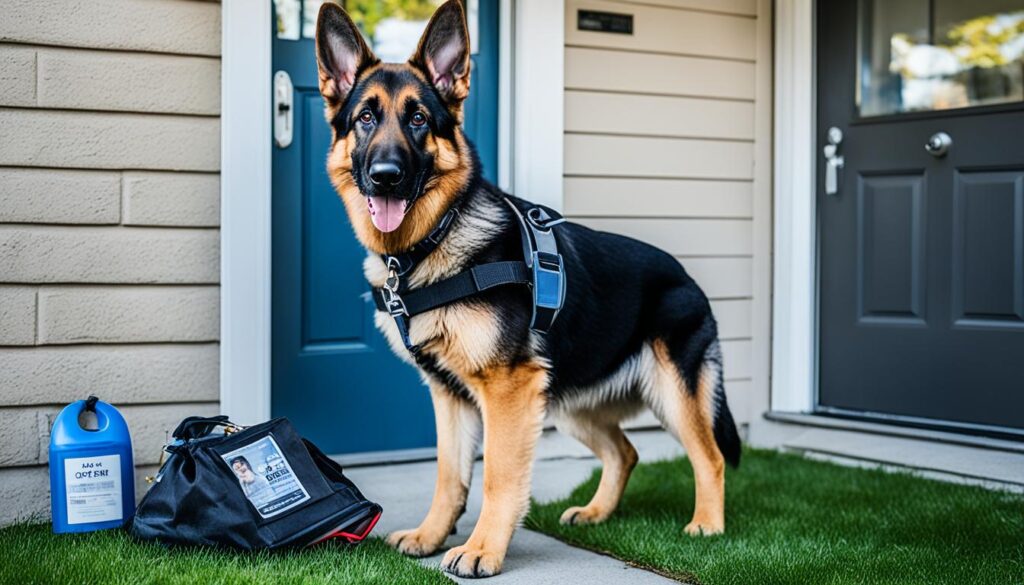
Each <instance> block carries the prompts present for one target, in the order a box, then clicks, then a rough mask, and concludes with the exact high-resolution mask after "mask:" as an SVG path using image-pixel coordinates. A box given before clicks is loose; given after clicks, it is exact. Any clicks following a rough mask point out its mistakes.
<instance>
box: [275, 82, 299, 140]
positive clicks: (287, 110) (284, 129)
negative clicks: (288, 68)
mask: <svg viewBox="0 0 1024 585" xmlns="http://www.w3.org/2000/svg"><path fill="white" fill-rule="evenodd" d="M294 93H295V92H294V88H293V87H292V78H291V77H290V76H289V75H288V73H287V72H285V71H278V72H277V73H275V74H274V143H275V144H277V147H278V148H288V147H289V146H290V145H291V143H292V134H293V132H292V120H293V116H292V114H293V112H292V110H293V109H294V108H293V107H292V100H293V95H294Z"/></svg>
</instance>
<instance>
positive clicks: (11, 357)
mask: <svg viewBox="0 0 1024 585" xmlns="http://www.w3.org/2000/svg"><path fill="white" fill-rule="evenodd" d="M219 55H220V5H219V4H217V3H215V2H198V1H191V0H92V1H90V2H87V3H74V2H66V1H64V0H10V1H9V2H6V3H5V6H4V9H3V18H0V485H3V486H4V492H5V500H4V503H3V505H0V524H3V523H8V522H11V521H13V520H15V519H17V518H26V517H30V516H44V517H45V516H46V515H47V514H48V508H49V496H48V491H49V486H48V479H47V470H46V466H45V464H46V462H47V445H48V442H49V428H50V424H51V422H52V420H53V417H54V415H55V414H56V413H57V412H58V411H59V410H60V408H61V407H62V406H63V405H64V404H67V403H68V402H70V401H73V400H77V399H80V398H84V397H85V396H87V395H88V394H90V393H92V394H96V395H98V396H100V397H101V398H102V399H103V400H106V401H109V402H112V403H114V404H116V405H117V406H118V407H120V408H121V411H122V412H123V413H124V414H125V416H126V417H127V419H128V423H129V425H130V427H131V430H132V437H133V440H134V446H135V462H136V464H137V467H138V473H137V476H138V480H137V492H138V493H139V494H141V493H142V490H143V489H144V487H145V483H144V482H143V480H142V476H143V475H145V474H146V473H148V472H151V471H152V469H153V466H154V464H155V463H156V462H157V459H158V457H159V448H160V445H162V444H163V442H164V440H165V436H166V432H167V431H169V430H170V429H172V428H173V427H174V425H176V424H177V422H178V421H179V420H180V419H181V418H183V417H184V416H186V415H190V414H214V413H216V412H217V411H218V402H217V400H218V372H219V363H218V359H219V356H218V346H217V339H218V336H219V332H218V323H219V306H218V303H219V298H218V297H219V287H218V280H219V272H220V258H219V252H218V248H219V230H218V227H217V226H218V225H219V216H220V193H219V191H220V181H219V177H218V170H219V168H220V120H219V114H220V57H219Z"/></svg>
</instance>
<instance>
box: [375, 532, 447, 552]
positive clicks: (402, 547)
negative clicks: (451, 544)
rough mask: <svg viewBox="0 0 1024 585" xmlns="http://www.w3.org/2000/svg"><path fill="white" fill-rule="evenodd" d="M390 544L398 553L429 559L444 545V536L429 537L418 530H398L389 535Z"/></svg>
mask: <svg viewBox="0 0 1024 585" xmlns="http://www.w3.org/2000/svg"><path fill="white" fill-rule="evenodd" d="M387 542H388V544H389V545H391V546H393V547H394V548H396V549H398V552H400V553H402V554H403V555H407V556H410V557H427V556H430V555H432V554H434V552H435V551H437V549H439V548H441V545H442V544H444V536H441V538H437V537H436V536H428V535H426V534H424V532H423V531H422V530H420V529H418V528H414V529H412V530H398V531H395V532H392V533H391V534H389V535H388V540H387Z"/></svg>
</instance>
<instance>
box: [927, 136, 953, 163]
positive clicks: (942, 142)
mask: <svg viewBox="0 0 1024 585" xmlns="http://www.w3.org/2000/svg"><path fill="white" fill-rule="evenodd" d="M950 146H953V138H952V137H951V136H950V135H949V134H946V133H945V132H936V133H935V134H932V137H931V138H929V139H928V142H926V143H925V145H924V149H925V150H927V151H928V154H930V155H932V156H934V157H935V158H940V157H943V156H946V153H947V152H949V147H950Z"/></svg>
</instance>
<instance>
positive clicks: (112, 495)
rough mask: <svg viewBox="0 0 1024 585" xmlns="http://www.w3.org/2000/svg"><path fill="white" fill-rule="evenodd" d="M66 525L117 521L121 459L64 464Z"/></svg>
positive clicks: (87, 459)
mask: <svg viewBox="0 0 1024 585" xmlns="http://www.w3.org/2000/svg"><path fill="white" fill-rule="evenodd" d="M64 487H65V491H66V492H67V499H68V524H84V523H86V522H110V521H111V520H121V519H122V518H123V515H122V511H121V456H120V455H104V456H102V457H81V458H78V459H65V460H64Z"/></svg>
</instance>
